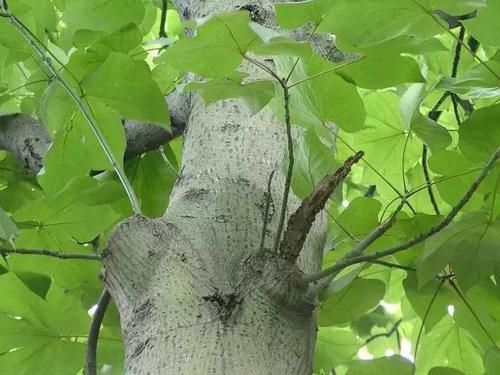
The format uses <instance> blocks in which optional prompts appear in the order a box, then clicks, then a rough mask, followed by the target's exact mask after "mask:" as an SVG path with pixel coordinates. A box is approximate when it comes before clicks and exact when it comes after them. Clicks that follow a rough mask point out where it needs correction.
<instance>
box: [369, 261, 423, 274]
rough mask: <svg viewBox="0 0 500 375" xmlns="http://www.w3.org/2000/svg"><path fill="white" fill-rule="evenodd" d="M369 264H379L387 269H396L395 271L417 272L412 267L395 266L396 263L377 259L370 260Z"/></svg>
mask: <svg viewBox="0 0 500 375" xmlns="http://www.w3.org/2000/svg"><path fill="white" fill-rule="evenodd" d="M369 263H373V264H379V265H381V266H384V267H388V268H397V269H400V270H404V271H411V272H416V271H417V269H416V268H413V267H408V266H403V265H401V264H397V263H390V262H385V261H383V260H378V259H376V260H372V261H370V262H369Z"/></svg>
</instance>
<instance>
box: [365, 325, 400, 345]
mask: <svg viewBox="0 0 500 375" xmlns="http://www.w3.org/2000/svg"><path fill="white" fill-rule="evenodd" d="M402 322H403V318H401V319H399V320H398V321H397V322H395V323H394V324H393V325H392V327H391V329H390V330H389V331H387V332H383V333H377V334H376V335H373V336H371V337H368V338H367V339H366V341H365V343H364V345H363V346H366V345H368V344H369V343H370V342H372V341H373V340H375V339H378V338H380V337H391V336H392V335H393V334H394V333H396V331H397V330H398V327H399V325H400V324H401V323H402ZM398 341H399V340H398Z"/></svg>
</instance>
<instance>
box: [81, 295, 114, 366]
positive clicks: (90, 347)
mask: <svg viewBox="0 0 500 375" xmlns="http://www.w3.org/2000/svg"><path fill="white" fill-rule="evenodd" d="M110 300H111V294H109V292H108V290H107V289H106V288H105V289H104V290H103V292H102V294H101V297H100V298H99V302H98V303H97V308H96V310H95V312H94V315H93V317H92V323H91V325H90V331H89V336H88V340H87V351H86V357H85V371H86V374H87V375H97V342H98V340H99V330H100V328H101V324H102V321H103V319H104V314H105V313H106V309H107V307H108V305H109V301H110Z"/></svg>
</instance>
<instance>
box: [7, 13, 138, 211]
mask: <svg viewBox="0 0 500 375" xmlns="http://www.w3.org/2000/svg"><path fill="white" fill-rule="evenodd" d="M8 14H9V20H10V22H11V24H12V26H13V27H14V28H15V29H17V31H18V32H19V33H20V34H21V35H22V36H23V37H24V39H26V41H27V42H28V43H29V44H30V45H31V46H32V48H33V49H34V51H35V52H36V53H37V54H38V56H39V57H40V59H41V60H42V61H43V62H44V64H45V65H46V66H47V68H48V69H49V70H50V72H51V73H52V74H53V76H54V77H55V79H57V81H59V83H60V84H61V85H62V87H63V88H64V89H65V90H66V92H67V93H68V94H69V95H70V96H71V98H72V99H73V101H74V102H75V104H76V105H77V106H78V108H79V109H80V111H81V112H82V114H83V116H84V117H85V119H86V120H87V122H88V123H89V125H90V127H91V128H92V131H93V132H94V134H95V136H96V137H97V139H98V141H99V143H100V145H101V147H102V149H103V151H104V153H105V154H106V157H107V158H108V160H109V162H110V163H111V166H112V167H113V169H114V171H115V172H116V174H117V175H118V178H119V179H120V181H121V183H122V185H123V187H124V189H125V191H126V193H127V196H128V198H129V201H130V203H131V205H132V208H133V211H134V213H136V214H140V213H141V206H140V203H139V200H138V199H137V197H136V195H135V193H134V190H133V188H132V185H131V184H130V182H129V181H128V179H127V176H126V175H125V172H124V170H123V168H122V167H121V166H120V163H119V162H118V160H117V159H116V157H115V156H114V155H113V152H112V150H111V148H110V147H109V145H108V144H107V142H106V140H105V137H104V134H103V133H102V131H101V129H100V127H99V125H98V124H97V121H96V120H95V118H94V115H93V114H92V110H91V108H90V107H89V106H88V104H87V103H86V102H85V100H82V98H81V97H80V96H79V95H78V93H77V92H76V91H75V90H74V88H73V87H72V86H71V85H70V84H69V83H68V82H67V81H66V79H65V78H64V77H63V76H62V75H61V74H60V72H59V71H58V70H57V69H56V68H55V67H54V65H53V63H52V60H51V58H50V57H49V55H48V54H47V53H46V48H45V46H43V45H39V44H38V43H37V40H36V39H35V38H34V37H33V35H32V34H31V32H30V31H29V30H28V28H27V27H26V26H25V25H24V24H23V23H22V22H21V21H19V20H18V19H17V17H16V16H14V15H13V14H12V13H8Z"/></svg>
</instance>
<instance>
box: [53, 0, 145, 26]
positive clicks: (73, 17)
mask: <svg viewBox="0 0 500 375" xmlns="http://www.w3.org/2000/svg"><path fill="white" fill-rule="evenodd" d="M144 12H145V9H144V3H143V2H142V1H141V0H88V1H78V0H72V1H71V2H70V3H69V4H68V6H67V7H66V9H65V11H64V13H63V17H62V19H63V21H64V22H65V23H66V25H67V27H68V29H69V30H71V31H72V32H75V31H77V30H79V29H89V30H94V31H104V32H113V31H116V30H118V29H120V28H121V27H123V26H125V25H127V24H129V23H135V24H137V25H139V24H140V23H141V21H142V19H143V18H144Z"/></svg>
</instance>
